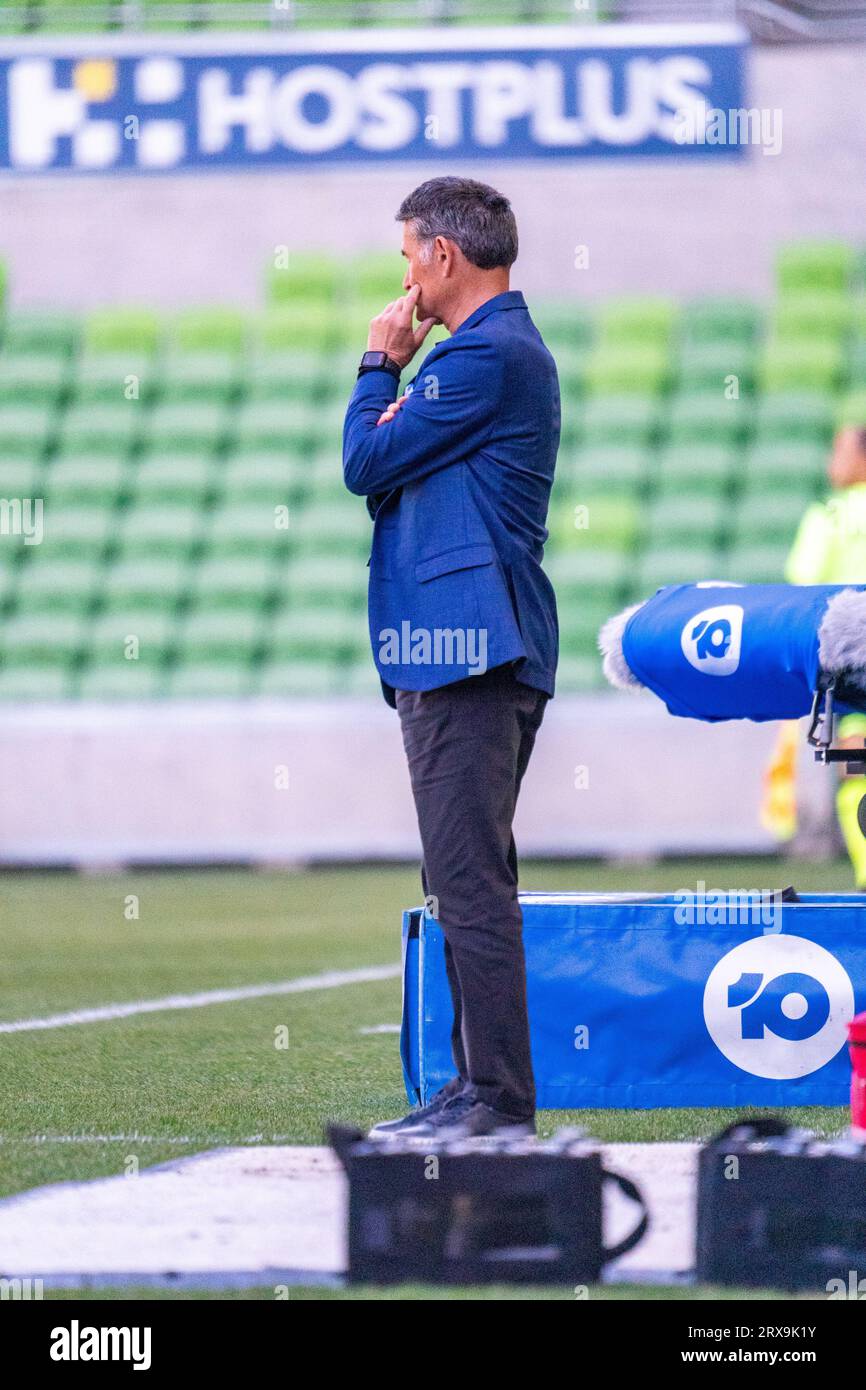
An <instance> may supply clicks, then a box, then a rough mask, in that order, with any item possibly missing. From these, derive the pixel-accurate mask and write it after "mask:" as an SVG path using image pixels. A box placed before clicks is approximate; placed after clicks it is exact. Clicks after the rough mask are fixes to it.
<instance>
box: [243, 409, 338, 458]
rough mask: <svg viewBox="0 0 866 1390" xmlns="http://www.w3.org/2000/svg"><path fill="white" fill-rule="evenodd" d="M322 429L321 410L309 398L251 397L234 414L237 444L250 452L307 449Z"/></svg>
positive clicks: (301, 450)
mask: <svg viewBox="0 0 866 1390" xmlns="http://www.w3.org/2000/svg"><path fill="white" fill-rule="evenodd" d="M318 430H319V421H318V418H317V412H316V410H315V407H314V406H313V405H312V404H311V403H310V402H307V401H248V402H247V403H246V404H245V405H243V406H241V407H240V409H239V410H238V412H237V414H236V415H235V417H234V438H235V445H236V448H238V449H243V450H245V451H246V452H247V453H251V452H254V451H261V452H263V453H267V452H272V451H274V450H277V449H279V450H283V451H284V452H296V453H303V452H306V450H308V449H309V448H310V447H311V445H312V443H313V441H314V439H315V437H316V434H317V432H318Z"/></svg>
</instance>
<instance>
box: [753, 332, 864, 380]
mask: <svg viewBox="0 0 866 1390" xmlns="http://www.w3.org/2000/svg"><path fill="white" fill-rule="evenodd" d="M844 370H845V356H844V353H843V351H842V347H841V344H839V343H830V342H826V341H823V340H822V339H820V338H814V339H808V338H804V339H803V340H802V341H799V342H782V341H780V340H779V339H776V340H774V341H770V342H768V343H767V344H766V346H765V348H764V351H763V353H762V355H761V361H760V367H759V379H760V383H761V387H762V389H763V390H764V391H835V390H836V389H837V388H838V386H839V384H840V382H841V380H842V376H843V373H844Z"/></svg>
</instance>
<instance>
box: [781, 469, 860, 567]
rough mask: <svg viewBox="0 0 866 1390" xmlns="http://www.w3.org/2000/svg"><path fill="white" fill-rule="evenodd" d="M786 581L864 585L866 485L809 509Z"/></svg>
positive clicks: (788, 564) (790, 556)
mask: <svg viewBox="0 0 866 1390" xmlns="http://www.w3.org/2000/svg"><path fill="white" fill-rule="evenodd" d="M785 578H786V579H787V581H788V583H789V584H866V483H857V484H855V486H854V487H849V488H845V489H844V490H843V491H841V492H834V493H831V495H830V496H829V497H828V499H827V501H826V502H816V503H814V505H813V506H811V507H809V508H808V510H807V511H806V513H805V515H804V516H803V520H802V521H801V522H800V526H799V529H798V531H797V536H796V539H795V541H794V544H793V546H792V547H791V553H790V555H789V556H788V560H787V564H786V565H785Z"/></svg>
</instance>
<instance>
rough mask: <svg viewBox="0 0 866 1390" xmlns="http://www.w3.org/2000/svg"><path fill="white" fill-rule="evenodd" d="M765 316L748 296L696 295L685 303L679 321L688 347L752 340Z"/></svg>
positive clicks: (684, 342) (683, 338) (744, 342)
mask: <svg viewBox="0 0 866 1390" xmlns="http://www.w3.org/2000/svg"><path fill="white" fill-rule="evenodd" d="M761 319H762V314H761V310H760V309H759V308H758V306H757V305H756V304H754V303H752V302H751V300H746V299H736V298H730V299H716V298H711V297H707V298H705V299H693V300H691V301H690V302H689V303H688V304H686V305H685V306H684V307H683V311H682V318H681V321H680V331H681V336H682V342H683V345H684V348H685V347H692V346H694V345H696V344H699V343H720V342H730V343H735V342H736V343H741V344H748V343H751V342H752V341H753V340H754V338H755V336H756V334H757V332H758V328H759V326H760V323H761Z"/></svg>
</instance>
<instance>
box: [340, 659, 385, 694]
mask: <svg viewBox="0 0 866 1390" xmlns="http://www.w3.org/2000/svg"><path fill="white" fill-rule="evenodd" d="M339 680H340V693H341V694H343V695H350V696H356V697H357V696H362V695H370V696H376V697H377V698H378V699H380V700H381V698H382V682H381V681H380V680H379V673H378V671H377V670H376V667H375V665H374V663H373V660H372V658H368V659H367V660H366V661H355V662H353V663H352V665H351V666H348V667H346V668H345V669H343V670H341V671H340V676H339Z"/></svg>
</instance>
